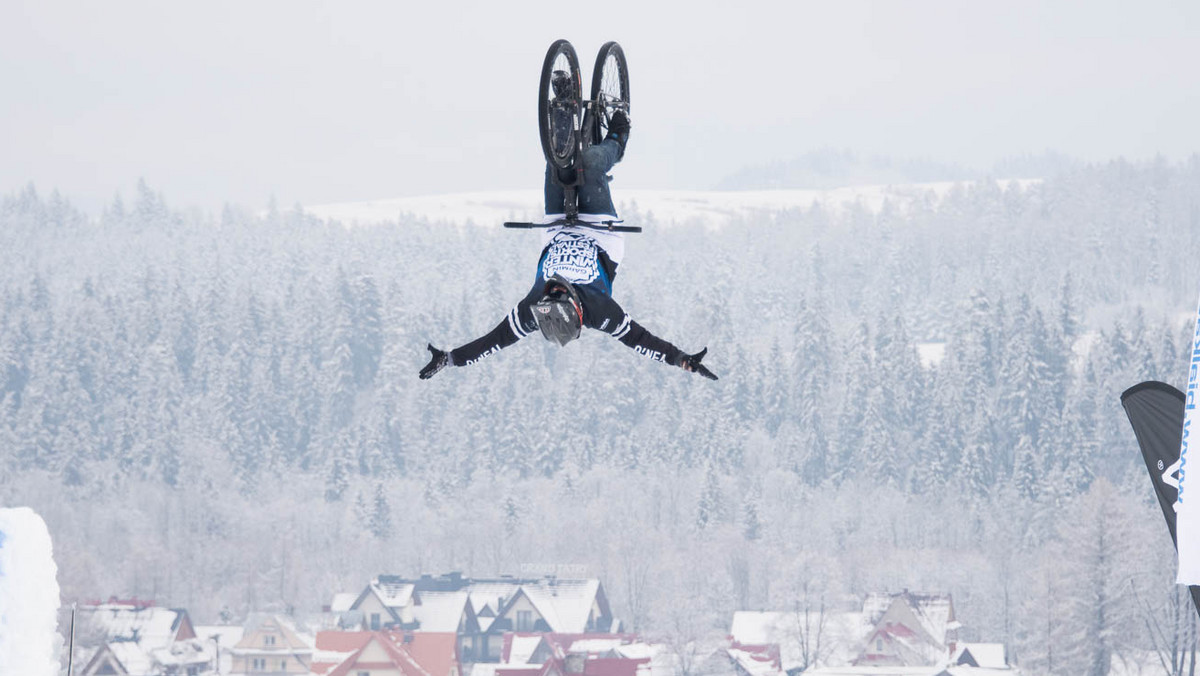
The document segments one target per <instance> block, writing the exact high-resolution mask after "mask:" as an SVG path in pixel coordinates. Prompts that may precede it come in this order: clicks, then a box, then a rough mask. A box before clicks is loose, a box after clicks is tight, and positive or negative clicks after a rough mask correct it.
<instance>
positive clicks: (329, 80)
mask: <svg viewBox="0 0 1200 676" xmlns="http://www.w3.org/2000/svg"><path fill="white" fill-rule="evenodd" d="M559 37H566V38H568V39H570V40H571V41H572V42H573V43H574V44H575V46H576V48H577V49H578V50H579V52H580V56H581V60H582V62H583V64H584V73H585V80H588V79H590V70H591V63H592V60H593V59H594V58H595V53H596V50H597V49H598V48H599V47H600V45H601V44H602V43H603V42H604V41H605V40H609V39H616V40H618V41H620V42H621V44H622V45H623V46H624V48H625V50H626V53H627V55H628V56H629V59H630V69H631V80H632V82H631V89H632V118H633V125H634V126H633V133H632V139H631V141H630V150H629V154H628V156H627V158H626V161H625V162H624V163H623V164H622V166H621V167H620V169H619V175H618V180H619V181H620V182H619V183H618V184H617V185H619V186H620V185H624V186H630V187H639V188H691V189H704V188H708V187H710V186H712V185H713V184H715V183H716V182H717V181H718V180H720V179H721V178H722V177H724V176H726V175H727V174H730V173H732V172H734V171H735V170H737V169H740V168H742V167H744V166H746V165H752V164H760V163H763V162H767V161H771V160H779V159H788V158H791V157H794V156H796V155H798V154H800V153H803V152H805V151H808V150H812V149H816V148H822V147H834V148H846V149H850V150H854V151H856V152H858V153H860V154H863V155H876V154H879V155H888V156H893V157H897V158H899V157H914V158H925V159H930V160H937V161H944V162H958V163H962V164H967V165H971V166H977V167H987V166H990V165H991V163H992V162H994V161H995V160H997V159H999V158H1001V157H1005V156H1010V155H1016V154H1021V153H1026V152H1033V153H1037V152H1041V151H1043V150H1045V149H1053V150H1057V151H1059V152H1064V153H1067V154H1071V155H1075V156H1078V157H1082V158H1084V159H1089V160H1103V159H1110V158H1113V157H1116V156H1118V155H1124V156H1126V157H1131V158H1143V157H1150V156H1153V155H1154V154H1156V153H1162V154H1164V155H1166V156H1167V157H1169V158H1172V159H1177V158H1181V157H1184V156H1186V155H1188V154H1190V153H1192V152H1196V151H1200V122H1198V121H1200V78H1198V77H1197V75H1196V72H1195V71H1196V64H1197V63H1200V2H1194V1H1180V2H1163V1H1158V0H1153V1H1142V2H1137V3H1131V2H1124V1H1122V2H1114V1H1111V0H1092V1H1080V2H1050V1H1049V0H1040V1H1024V0H1019V1H1007V2H987V3H984V2H964V1H962V0H956V1H946V2H931V1H924V0H921V1H909V2H899V1H896V2H859V1H841V0H839V1H837V2H834V1H832V0H829V1H826V2H821V3H816V2H747V1H745V0H740V1H734V2H730V1H729V0H723V1H722V2H688V3H683V2H679V3H654V2H651V1H650V0H643V1H642V2H624V1H604V0H602V1H600V2H594V3H582V2H574V3H566V2H562V1H561V0H560V1H557V2H529V1H526V0H506V1H500V2H495V1H493V2H444V3H443V2H437V1H436V0H422V1H421V2H373V3H365V2H325V3H322V2H308V1H286V2H285V1H282V0H272V1H269V2H254V1H252V0H243V1H240V2H228V1H224V0H219V1H213V0H206V1H204V2H187V3H185V2H163V1H161V0H157V1H144V2H133V1H129V0H117V1H105V2H71V3H67V2H61V1H60V0H50V1H47V0H0V192H3V193H9V192H12V191H14V190H17V189H19V188H21V187H23V186H24V185H25V184H26V183H28V182H29V181H33V182H34V183H35V184H36V185H37V186H38V189H39V191H41V192H43V193H48V192H49V191H50V190H52V189H54V188H58V189H59V190H61V191H62V192H64V193H65V194H67V195H68V196H69V197H71V198H72V200H73V201H75V202H76V203H77V204H80V205H81V206H83V207H85V208H87V209H92V210H94V209H96V208H97V207H98V206H100V205H102V204H105V203H107V202H108V201H110V200H111V198H112V196H113V195H114V194H116V193H117V192H120V193H121V194H122V195H123V196H124V197H126V198H127V199H128V198H129V197H131V196H132V194H133V189H134V186H135V184H136V181H137V179H138V177H145V179H146V180H147V181H148V182H149V184H150V185H151V186H152V187H153V188H155V189H158V190H161V191H162V192H163V193H164V194H165V196H166V198H167V200H168V202H169V203H170V204H172V205H173V206H185V205H197V206H201V207H204V208H217V207H219V206H220V205H221V204H222V203H224V202H233V203H238V204H243V205H246V206H250V207H261V206H262V205H264V204H265V203H266V202H267V200H268V199H269V197H271V196H275V197H276V198H277V200H278V202H279V203H280V205H281V206H290V205H291V204H292V203H294V202H297V201H299V202H302V203H304V204H320V203H330V202H342V201H354V200H367V199H378V198H387V197H398V196H405V195H420V194H428V193H445V192H459V191H477V190H493V189H519V188H538V187H539V186H540V184H541V179H542V158H541V150H540V146H539V145H538V140H537V123H536V113H535V110H536V108H535V105H536V95H537V94H536V90H537V78H538V73H539V70H540V68H541V62H542V58H543V56H544V54H545V50H546V48H547V47H548V46H549V44H550V42H552V41H553V40H554V39H555V38H559Z"/></svg>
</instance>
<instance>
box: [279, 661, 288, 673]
mask: <svg viewBox="0 0 1200 676" xmlns="http://www.w3.org/2000/svg"><path fill="white" fill-rule="evenodd" d="M279 670H280V671H287V660H279Z"/></svg>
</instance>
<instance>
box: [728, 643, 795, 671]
mask: <svg viewBox="0 0 1200 676" xmlns="http://www.w3.org/2000/svg"><path fill="white" fill-rule="evenodd" d="M727 652H728V654H729V658H730V659H731V660H733V661H734V662H736V663H737V665H738V666H739V667H741V669H742V671H744V672H745V673H747V674H749V675H750V676H782V674H783V668H782V667H781V666H780V663H779V651H778V650H777V649H774V646H772V649H754V650H747V649H743V648H739V647H732V648H729V649H728V650H727Z"/></svg>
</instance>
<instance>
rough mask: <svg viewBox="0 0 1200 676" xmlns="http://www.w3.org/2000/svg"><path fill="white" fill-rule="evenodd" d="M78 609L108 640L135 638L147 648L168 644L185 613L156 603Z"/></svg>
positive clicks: (130, 639) (90, 624)
mask: <svg viewBox="0 0 1200 676" xmlns="http://www.w3.org/2000/svg"><path fill="white" fill-rule="evenodd" d="M79 610H80V618H81V619H82V620H83V621H84V622H86V623H87V625H88V626H89V627H90V628H91V630H92V631H95V632H98V633H100V634H101V635H102V636H104V638H105V641H106V642H115V641H136V642H137V643H138V644H140V645H141V646H142V648H144V649H153V648H159V647H165V646H167V645H169V644H170V643H171V642H172V641H173V640H174V639H175V633H176V631H177V629H178V628H179V622H180V621H181V620H182V619H183V616H184V613H183V611H180V610H172V609H170V608H159V607H157V606H150V607H136V606H128V605H122V604H100V605H96V606H84V607H81V608H80V609H79Z"/></svg>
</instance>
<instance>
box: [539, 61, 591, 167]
mask: <svg viewBox="0 0 1200 676" xmlns="http://www.w3.org/2000/svg"><path fill="white" fill-rule="evenodd" d="M556 70H562V71H564V72H567V73H568V75H569V78H570V81H569V83H568V84H569V85H570V86H571V87H572V88H573V89H574V91H572V92H568V93H567V95H566V96H562V95H561V94H560V95H557V96H556V93H555V92H554V91H553V87H554V84H553V80H554V72H555V71H556ZM582 98H583V78H582V76H581V75H580V73H579V57H578V56H577V55H576V54H575V48H574V47H573V46H571V43H570V42H568V41H566V40H555V41H554V43H553V44H551V45H550V49H549V50H548V51H547V52H546V60H545V61H544V62H542V77H541V81H540V82H539V83H538V133H539V134H540V135H541V138H542V153H543V154H544V155H545V156H546V161H547V162H549V163H550V164H552V165H554V166H555V167H558V168H559V169H570V168H571V167H572V166H573V165H574V163H575V156H576V150H577V146H578V145H579V137H578V131H577V130H578V129H579V111H580V108H581V106H582V103H581V99H582ZM556 121H557V122H558V124H555V122H556ZM564 127H567V129H565V130H564ZM556 132H557V133H556Z"/></svg>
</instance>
